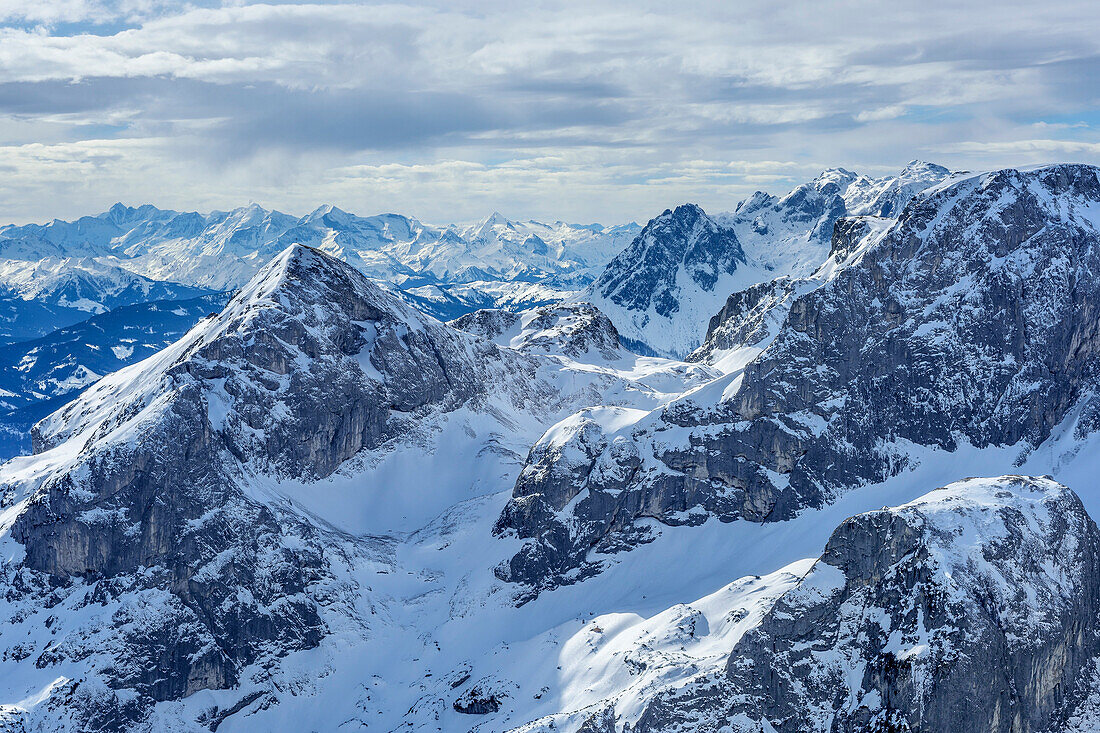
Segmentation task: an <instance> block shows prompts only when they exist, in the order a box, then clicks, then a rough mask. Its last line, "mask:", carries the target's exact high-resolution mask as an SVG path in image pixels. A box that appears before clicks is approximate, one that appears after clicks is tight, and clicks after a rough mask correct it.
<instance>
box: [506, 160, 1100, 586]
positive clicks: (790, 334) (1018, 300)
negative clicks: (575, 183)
mask: <svg viewBox="0 0 1100 733" xmlns="http://www.w3.org/2000/svg"><path fill="white" fill-rule="evenodd" d="M1098 201H1100V181H1098V179H1097V170H1096V169H1095V168H1093V167H1090V166H1073V165H1065V166H1052V167H1047V168H1041V169H1037V170H1031V171H1015V170H1006V171H1000V172H996V173H990V174H983V175H977V176H971V177H962V178H960V179H956V180H954V181H952V182H951V183H949V184H945V185H942V186H939V187H934V188H932V189H930V190H929V191H927V192H926V193H924V194H922V195H921V196H919V197H917V198H916V199H914V200H913V201H911V202H910V203H909V205H908V206H907V207H906V208H905V210H904V211H903V212H902V214H901V216H900V218H899V219H898V220H897V222H896V223H894V224H893V225H892V226H890V228H889V229H888V230H887V231H885V232H884V233H883V234H882V235H881V236H880V237H876V238H875V240H874V242H873V243H872V244H870V246H868V247H866V249H865V250H861V251H860V252H859V253H857V256H855V257H854V259H855V261H854V262H852V263H850V265H849V266H846V267H844V268H841V269H839V270H838V271H836V272H835V273H833V274H832V275H831V277H830V278H829V279H827V280H825V281H824V282H823V284H820V285H819V286H815V287H813V288H812V289H810V291H809V292H807V293H805V294H802V295H800V296H799V297H797V298H794V299H793V300H792V301H791V302H790V303H789V311H788V312H786V313H785V315H784V316H783V321H782V325H781V326H780V327H779V328H778V332H777V333H776V335H775V336H774V340H772V341H770V345H768V347H767V348H766V349H765V350H764V351H763V352H762V353H761V354H760V355H759V356H757V357H756V358H755V359H754V360H753V361H751V362H750V363H749V364H748V365H747V366H746V367H745V368H744V371H743V373H737V374H731V375H729V376H728V377H727V378H726V379H725V380H724V381H723V382H718V383H715V384H714V385H712V386H710V387H707V388H704V389H701V390H699V391H697V392H695V393H692V394H690V395H688V396H686V397H685V398H683V399H681V400H678V401H676V402H673V403H672V404H670V405H669V406H668V407H666V408H663V409H661V410H659V411H658V412H656V413H654V414H651V415H650V416H648V417H646V418H645V419H643V420H640V421H639V422H637V423H636V424H634V425H632V426H629V427H626V428H623V427H619V428H617V430H616V432H615V433H614V434H606V433H605V432H604V431H600V430H588V431H578V432H576V433H575V434H569V435H564V434H559V435H558V436H557V437H556V440H557V441H560V442H559V443H557V444H555V445H553V446H550V447H548V448H547V449H546V450H541V449H539V448H536V449H535V450H534V451H532V455H531V457H530V459H529V462H528V466H527V467H526V468H525V469H524V471H523V474H522V475H521V477H520V479H519V481H518V483H517V485H516V488H515V491H514V495H513V497H514V498H513V501H512V502H511V504H510V505H509V507H508V508H507V510H506V511H505V513H504V514H503V516H502V517H501V520H500V522H499V524H498V531H501V532H515V533H516V534H518V536H520V537H521V538H529V540H528V543H527V544H526V545H525V547H524V549H523V551H522V552H521V553H519V554H518V555H517V556H516V557H515V558H514V559H513V560H512V561H511V563H510V564H509V566H507V567H504V568H502V569H501V575H502V577H505V578H509V579H514V580H524V581H527V582H532V583H535V584H546V583H549V584H554V583H555V582H559V580H558V579H561V578H565V577H566V574H567V573H568V572H570V571H571V570H572V569H574V568H578V567H582V566H585V565H586V563H587V562H588V561H587V560H586V557H587V556H588V554H589V551H590V550H592V549H596V550H597V551H599V550H606V549H613V548H615V547H619V546H622V545H623V544H624V543H625V544H630V543H631V542H634V541H636V539H637V537H636V536H637V534H638V533H637V530H636V529H635V528H634V527H635V525H634V523H635V520H637V519H638V518H642V517H650V518H655V519H658V520H659V521H662V522H665V523H670V524H675V523H682V522H685V521H687V522H696V521H702V519H703V518H704V517H705V516H707V515H717V516H718V517H720V518H722V519H726V520H729V519H734V518H739V517H740V518H745V519H749V520H752V521H775V520H782V519H786V518H789V517H791V516H792V515H793V514H794V513H795V512H797V511H799V510H800V509H802V508H804V507H812V506H820V505H821V504H822V503H823V502H827V501H830V500H831V499H832V498H833V497H835V496H837V495H838V494H839V493H840V492H842V491H844V490H845V489H846V488H848V487H851V486H853V485H858V484H861V483H865V482H871V481H881V480H884V479H886V478H888V477H890V476H892V475H895V474H897V473H898V472H899V471H901V470H904V468H905V467H906V461H907V459H906V452H905V448H904V446H905V445H910V444H917V445H923V446H935V447H938V448H942V449H945V450H954V449H955V448H956V447H957V446H958V445H959V444H960V443H961V442H966V443H970V444H973V445H975V446H989V445H1017V444H1019V445H1020V446H1021V448H1023V449H1025V450H1026V448H1027V447H1028V446H1035V445H1038V444H1039V443H1040V442H1042V441H1043V440H1044V439H1045V438H1046V437H1047V436H1048V435H1050V432H1051V430H1052V429H1053V427H1054V426H1055V425H1057V424H1058V423H1059V422H1060V421H1061V420H1062V419H1063V418H1064V417H1065V416H1066V415H1067V414H1068V411H1069V410H1070V409H1071V408H1073V407H1075V406H1076V405H1078V403H1079V402H1081V401H1082V400H1085V399H1087V396H1088V394H1089V392H1090V388H1091V387H1090V385H1091V384H1093V383H1094V380H1095V378H1096V376H1097V368H1098V366H1100V362H1098V358H1097V357H1098V347H1100V340H1098V328H1100V326H1098V315H1100V314H1098V312H1097V310H1096V306H1095V303H1097V302H1100V291H1098V288H1100V285H1098V283H1100V280H1098V278H1097V275H1098V273H1100V260H1098V256H1100V247H1098V243H1100V236H1098V232H1100V226H1098V222H1097V220H1096V216H1095V214H1094V212H1095V211H1096V208H1095V207H1096V203H1097V202H1098ZM777 287H778V286H777ZM769 292H770V293H771V296H770V297H774V293H775V292H776V291H775V290H772V291H768V290H767V289H763V290H762V291H761V298H760V300H762V299H763V298H764V297H765V296H768V294H769ZM753 297H755V296H750V297H747V302H749V301H752V299H753ZM758 303H759V300H758ZM749 310H751V307H750V308H749ZM1084 409H1085V414H1086V415H1087V414H1091V412H1090V411H1089V409H1088V408H1084ZM1089 425H1092V422H1090V419H1085V420H1083V421H1082V422H1080V423H1079V429H1081V430H1088V429H1091V428H1089V427H1088V426H1089ZM565 455H568V456H571V457H572V458H570V461H571V462H572V464H571V467H570V468H569V470H564V469H563V468H562V467H560V466H558V465H556V464H557V463H558V462H559V461H561V460H562V459H561V458H560V457H561V456H565ZM548 477H552V478H553V480H548Z"/></svg>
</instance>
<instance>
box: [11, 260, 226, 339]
mask: <svg viewBox="0 0 1100 733" xmlns="http://www.w3.org/2000/svg"><path fill="white" fill-rule="evenodd" d="M211 292H212V291H210V290H207V289H205V288H197V287H191V286H188V285H180V284H178V283H174V282H158V281H156V280H151V279H149V278H147V277H142V276H140V275H135V274H134V273H132V272H130V271H129V270H126V269H123V268H121V267H117V266H114V265H111V264H109V263H105V262H99V261H96V260H95V259H92V258H88V257H82V258H69V257H65V258H58V257H42V258H41V259H33V260H22V259H0V342H2V343H10V342H15V341H23V340H27V339H30V338H34V337H37V336H44V335H46V334H48V333H50V332H51V331H54V330H56V329H58V328H64V327H65V326H70V325H73V324H75V323H78V322H80V321H83V320H86V319H87V318H88V317H89V316H92V315H95V314H97V313H105V312H107V311H109V310H111V309H112V308H118V307H120V306H126V305H134V304H136V303H147V302H151V301H156V300H188V299H191V298H197V297H199V296H203V295H209V294H211Z"/></svg>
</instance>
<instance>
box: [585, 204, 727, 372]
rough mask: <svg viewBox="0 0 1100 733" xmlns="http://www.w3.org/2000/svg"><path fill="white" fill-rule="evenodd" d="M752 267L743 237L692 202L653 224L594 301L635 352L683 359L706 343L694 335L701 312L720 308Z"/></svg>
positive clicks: (606, 277) (595, 290) (612, 266)
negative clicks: (718, 302) (717, 303)
mask: <svg viewBox="0 0 1100 733" xmlns="http://www.w3.org/2000/svg"><path fill="white" fill-rule="evenodd" d="M744 266H745V253H744V252H743V251H742V250H741V245H740V243H739V242H738V241H737V235H736V234H734V233H733V231H732V230H731V229H728V228H725V227H721V226H719V225H718V224H717V222H715V221H714V219H712V218H711V217H709V216H707V215H706V213H705V212H704V211H703V210H702V209H701V208H699V207H698V206H696V205H695V204H684V205H683V206H678V207H676V208H675V209H670V210H668V211H665V212H664V213H663V214H661V215H660V216H658V217H657V218H655V219H653V220H652V221H650V222H649V223H648V224H646V226H645V228H644V229H643V230H642V231H641V233H639V234H638V236H637V237H636V238H635V239H634V241H633V242H631V244H630V246H629V247H627V248H626V249H624V250H623V251H622V252H620V253H619V254H618V256H616V257H615V259H613V260H612V261H611V262H610V263H609V264H608V265H607V268H606V269H605V270H604V271H603V274H601V275H600V277H599V279H598V280H596V282H595V283H593V284H592V287H591V289H590V292H589V294H588V295H589V297H591V299H592V301H593V302H594V303H595V304H596V305H597V306H598V307H599V308H600V309H601V310H603V311H605V312H607V313H609V314H610V316H611V319H612V320H613V321H615V323H616V324H617V326H618V328H619V329H620V331H621V333H622V334H623V335H624V336H626V337H627V338H628V339H630V344H631V345H632V346H633V347H634V348H636V349H640V350H641V351H642V352H648V351H652V352H656V353H658V354H661V355H662V356H683V355H685V354H687V353H688V352H690V351H691V350H692V349H693V348H695V347H696V346H697V345H698V343H697V341H695V339H697V338H698V337H697V336H693V335H692V334H693V333H694V332H695V330H696V327H695V322H696V321H698V320H699V316H700V313H698V312H697V311H698V309H699V308H700V306H702V307H704V308H707V309H708V310H713V308H711V307H710V306H709V301H710V300H711V299H713V297H714V294H715V293H716V292H717V293H718V294H719V295H718V297H722V293H723V292H725V291H728V290H729V289H730V287H729V285H728V283H729V282H731V281H732V278H733V277H734V274H735V273H736V272H737V271H738V269H739V268H743V267H744ZM708 296H709V297H708Z"/></svg>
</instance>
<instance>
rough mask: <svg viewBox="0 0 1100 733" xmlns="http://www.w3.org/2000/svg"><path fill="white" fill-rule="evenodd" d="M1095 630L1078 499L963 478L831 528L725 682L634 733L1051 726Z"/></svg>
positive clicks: (1093, 549)
mask: <svg viewBox="0 0 1100 733" xmlns="http://www.w3.org/2000/svg"><path fill="white" fill-rule="evenodd" d="M1098 620H1100V532H1098V531H1097V528H1096V525H1095V523H1094V522H1093V521H1092V519H1090V518H1089V516H1088V515H1087V514H1086V513H1085V510H1084V507H1083V506H1082V505H1081V502H1080V500H1079V499H1078V498H1077V497H1076V495H1074V494H1073V493H1072V492H1071V491H1069V490H1068V489H1066V488H1065V487H1063V486H1061V485H1059V484H1056V483H1055V482H1053V481H1051V480H1048V479H1033V478H1027V477H1019V476H1007V477H1002V478H999V479H971V480H968V481H963V482H959V483H956V484H952V485H950V486H948V487H946V488H943V489H938V490H936V491H933V492H932V493H930V494H927V495H926V496H924V497H922V498H921V499H918V500H917V501H914V502H912V503H910V504H906V505H903V506H901V507H897V508H894V509H883V510H882V511H877V512H870V513H867V514H861V515H858V516H856V517H853V518H851V519H849V520H847V521H845V522H844V523H843V524H841V525H840V526H839V527H838V528H837V529H836V531H835V532H834V533H833V535H832V537H831V539H830V540H829V543H828V545H827V546H826V548H825V552H824V554H823V555H822V556H821V558H820V559H819V560H818V562H817V564H816V565H815V566H814V568H813V569H812V570H811V571H810V573H809V574H808V575H807V576H806V578H805V579H804V580H803V581H802V582H801V583H800V584H799V585H798V586H797V587H796V588H795V589H794V590H792V591H789V592H788V593H787V594H786V595H785V596H783V597H782V598H781V599H780V600H779V601H778V602H777V603H776V605H775V606H774V607H773V608H772V609H771V611H769V612H768V613H767V615H766V616H765V617H764V619H763V621H762V622H761V623H760V624H759V626H757V627H755V628H754V629H752V630H750V631H749V632H747V633H746V634H745V635H744V636H743V637H742V638H741V639H740V641H739V642H738V643H737V645H736V646H735V647H734V649H733V650H732V651H731V654H730V657H729V662H728V665H727V669H726V672H727V674H726V676H725V677H721V678H717V679H716V678H714V677H710V678H708V679H697V680H696V681H695V682H693V683H691V684H688V685H686V686H684V687H683V688H682V689H680V690H677V691H670V692H668V693H665V694H663V695H661V696H659V697H658V698H657V699H655V700H654V701H653V702H651V703H650V704H649V706H648V707H647V709H646V710H645V712H644V713H643V715H642V716H641V718H640V720H639V721H638V723H637V725H635V726H634V728H633V733H647V732H649V731H667V732H668V733H672V732H673V731H684V732H686V731H700V732H704V731H718V730H719V729H722V730H733V731H737V732H738V733H741V732H744V733H748V732H749V731H760V730H775V731H778V733H795V732H798V733H809V732H811V731H814V732H821V733H824V732H826V731H853V732H856V731H860V732H862V731H868V732H870V731H914V732H916V731H944V730H975V731H977V730H981V731H995V732H997V733H1010V732H1011V733H1030V732H1035V733H1037V732H1039V731H1045V730H1048V729H1057V724H1058V723H1059V722H1060V721H1062V720H1064V719H1065V718H1066V716H1067V715H1068V714H1069V711H1070V710H1072V709H1073V707H1074V705H1075V704H1076V703H1077V702H1078V701H1079V700H1080V698H1081V695H1082V694H1083V693H1084V692H1086V691H1087V688H1088V686H1089V685H1088V675H1087V674H1085V671H1086V670H1088V669H1090V668H1091V666H1092V661H1093V659H1094V657H1095V656H1096V654H1097V653H1098V652H1100V635H1098V632H1100V625H1098ZM723 726H730V728H723ZM761 726H764V727H763V728H761Z"/></svg>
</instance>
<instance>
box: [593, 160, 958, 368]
mask: <svg viewBox="0 0 1100 733" xmlns="http://www.w3.org/2000/svg"><path fill="white" fill-rule="evenodd" d="M948 174H949V172H948V170H947V169H946V168H942V167H940V166H937V165H933V164H931V163H923V162H919V161H913V162H912V163H910V164H909V165H908V166H906V167H905V168H904V169H903V170H902V171H901V173H899V174H898V175H896V176H888V177H885V178H868V177H866V176H862V175H857V174H855V173H852V172H850V171H846V170H844V169H842V168H835V169H830V170H827V171H825V172H824V173H822V174H821V175H820V176H818V177H817V178H815V179H814V180H812V181H810V182H809V183H805V184H802V185H801V186H798V187H797V188H795V189H793V190H792V191H790V192H789V193H788V194H786V195H785V196H782V197H777V196H771V195H769V194H766V193H763V192H758V193H756V194H754V195H753V196H751V197H750V198H748V199H746V200H745V201H743V202H741V203H740V204H738V206H737V208H736V210H735V211H733V212H732V213H728V214H719V215H717V216H713V217H711V216H708V215H707V214H706V213H704V212H703V210H702V209H701V208H699V207H698V206H695V205H691V204H687V205H684V206H679V207H677V208H676V209H675V210H668V211H665V212H664V213H663V214H661V215H660V216H659V217H657V218H655V219H653V220H652V221H650V222H649V223H648V224H647V225H646V227H645V229H643V230H642V232H641V233H640V234H639V235H638V237H637V238H636V239H635V240H634V241H633V242H632V243H631V245H630V246H629V247H628V248H626V249H625V250H623V251H622V252H621V253H619V255H618V256H616V257H615V259H614V260H612V261H611V262H610V263H609V264H608V265H607V268H606V269H605V270H604V271H603V273H601V275H600V276H599V278H598V279H597V280H596V282H595V283H593V284H592V286H591V287H590V288H589V289H588V291H587V292H586V293H585V294H584V295H583V296H582V297H583V298H584V299H587V300H591V301H592V302H593V303H595V304H596V305H597V306H598V307H599V308H600V309H601V310H602V311H604V312H605V313H607V314H608V316H610V317H611V319H612V320H613V321H614V322H615V324H616V326H618V328H619V330H620V333H621V334H622V335H623V336H624V337H625V338H626V339H627V340H628V341H630V342H631V343H635V344H637V346H638V348H641V349H642V350H645V351H649V352H652V353H658V354H662V355H666V356H679V357H684V356H686V355H687V354H689V353H691V352H692V351H693V350H694V349H696V348H698V347H699V346H700V345H701V344H702V341H703V337H704V335H705V333H706V323H707V319H709V318H710V316H712V315H713V314H714V313H715V312H717V311H718V309H719V308H721V307H722V303H723V302H725V300H726V297H727V296H728V295H729V294H730V293H731V292H734V291H738V290H743V289H745V288H748V287H750V286H752V285H755V284H757V283H763V282H770V281H771V280H773V279H774V278H776V277H778V276H781V275H786V276H789V277H795V278H798V277H804V276H807V275H809V274H810V273H812V272H813V271H814V270H816V269H817V268H818V267H819V266H820V265H821V264H822V263H823V262H824V261H825V259H826V258H827V257H828V255H829V248H830V240H831V238H832V233H833V225H834V224H835V223H836V221H837V220H838V219H839V218H841V217H843V216H879V217H893V216H897V215H898V214H899V213H900V212H901V210H902V208H903V207H904V206H905V204H906V202H908V201H909V200H910V199H911V198H912V197H913V196H914V195H916V194H917V193H918V192H920V191H921V190H923V189H925V188H928V187H929V186H932V185H934V184H936V183H938V182H940V181H942V180H944V179H945V178H946V177H947V176H948Z"/></svg>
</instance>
